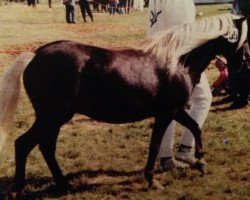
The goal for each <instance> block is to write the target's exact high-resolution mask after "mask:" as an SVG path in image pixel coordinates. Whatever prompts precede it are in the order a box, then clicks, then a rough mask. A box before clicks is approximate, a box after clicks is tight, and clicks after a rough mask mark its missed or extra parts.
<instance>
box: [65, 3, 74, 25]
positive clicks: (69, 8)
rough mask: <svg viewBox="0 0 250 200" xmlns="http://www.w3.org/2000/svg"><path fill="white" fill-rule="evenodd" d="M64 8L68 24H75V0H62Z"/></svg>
mask: <svg viewBox="0 0 250 200" xmlns="http://www.w3.org/2000/svg"><path fill="white" fill-rule="evenodd" d="M63 4H64V5H65V8H66V22H67V23H68V24H75V23H76V22H75V0H63Z"/></svg>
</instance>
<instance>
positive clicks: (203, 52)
mask: <svg viewBox="0 0 250 200" xmlns="http://www.w3.org/2000/svg"><path fill="white" fill-rule="evenodd" d="M218 54H222V55H223V51H222V48H221V45H220V43H219V42H218V41H216V40H211V41H209V42H207V43H205V44H204V45H202V46H200V47H198V48H196V49H194V50H192V51H191V52H189V53H187V54H185V55H183V56H182V57H181V59H180V61H181V63H182V64H183V65H184V67H185V68H187V69H188V71H189V73H190V74H191V76H192V79H193V82H194V83H197V82H199V80H200V76H201V74H202V72H203V71H204V70H205V69H206V68H207V66H208V65H209V63H210V62H211V60H212V59H214V57H215V56H216V55H218Z"/></svg>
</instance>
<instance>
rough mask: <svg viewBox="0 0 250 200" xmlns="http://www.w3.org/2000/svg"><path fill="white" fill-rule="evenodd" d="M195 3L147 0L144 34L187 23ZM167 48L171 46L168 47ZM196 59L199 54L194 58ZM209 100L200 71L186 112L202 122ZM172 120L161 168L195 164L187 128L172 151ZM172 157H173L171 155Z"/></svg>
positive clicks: (165, 136) (210, 100)
mask: <svg viewBox="0 0 250 200" xmlns="http://www.w3.org/2000/svg"><path fill="white" fill-rule="evenodd" d="M195 12H196V11H195V5H194V2H193V0H150V1H149V8H148V27H147V33H148V36H154V35H155V34H156V33H157V32H158V31H162V30H165V29H167V28H169V27H174V26H178V25H182V24H184V23H190V22H193V21H194V20H195ZM169 48H171V47H169ZM197 59H199V58H197ZM211 102H212V94H211V90H210V86H209V83H208V81H207V77H206V75H205V73H204V72H203V73H202V75H201V78H200V82H199V83H198V84H197V85H196V86H195V88H194V90H193V93H192V95H191V99H190V110H189V115H190V116H191V117H192V118H193V119H194V120H195V121H196V122H197V123H198V124H199V126H200V127H202V126H203V123H204V122H205V120H206V118H207V115H208V112H209V109H210V106H211ZM175 123H176V122H175V121H173V122H172V123H171V124H170V125H169V127H168V128H167V130H166V131H165V134H164V136H163V139H162V143H161V146H160V150H159V154H158V157H160V167H159V169H160V170H161V171H167V170H169V169H171V168H174V167H184V166H185V165H184V163H182V162H179V161H177V160H176V159H178V160H180V161H183V162H185V163H188V164H189V165H192V166H195V164H196V162H197V159H196V157H195V155H194V152H195V151H194V145H195V141H194V137H193V135H192V133H191V132H190V131H189V130H188V129H184V131H183V135H182V139H181V144H180V145H179V147H178V150H177V153H176V155H175V156H174V154H173V143H174V135H175ZM175 158H176V159H175Z"/></svg>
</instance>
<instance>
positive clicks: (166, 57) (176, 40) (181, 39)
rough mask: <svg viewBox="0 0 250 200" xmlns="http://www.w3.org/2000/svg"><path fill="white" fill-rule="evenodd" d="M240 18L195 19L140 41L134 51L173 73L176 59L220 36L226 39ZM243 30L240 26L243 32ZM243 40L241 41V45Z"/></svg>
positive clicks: (220, 16)
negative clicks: (150, 58)
mask: <svg viewBox="0 0 250 200" xmlns="http://www.w3.org/2000/svg"><path fill="white" fill-rule="evenodd" d="M239 18H240V17H239V16H236V15H232V14H222V15H216V16H213V17H208V18H204V19H200V20H196V21H194V22H193V23H187V24H184V25H181V26H177V27H173V28H169V29H167V30H165V31H160V32H158V33H157V34H156V35H155V36H153V37H152V38H147V39H145V40H144V41H142V42H141V43H140V44H139V45H138V46H137V47H136V49H139V50H142V51H143V52H146V53H149V54H150V55H152V56H155V57H156V59H157V60H158V61H159V63H160V65H162V66H168V70H169V72H170V73H171V72H175V70H176V68H177V66H178V62H179V58H180V57H181V56H182V55H184V54H186V53H188V52H190V51H192V50H193V49H194V48H196V47H199V46H201V45H203V44H205V43H206V42H207V41H209V40H211V39H215V38H217V37H219V36H223V37H225V38H229V37H230V36H232V34H233V33H234V32H235V29H236V27H235V25H234V22H233V20H235V19H239ZM244 29H246V27H245V26H243V29H242V30H244ZM242 33H243V34H241V39H240V42H239V46H241V45H242V44H243V42H244V41H243V40H244V37H246V36H244V35H245V34H246V31H244V32H242ZM242 41H243V42H242Z"/></svg>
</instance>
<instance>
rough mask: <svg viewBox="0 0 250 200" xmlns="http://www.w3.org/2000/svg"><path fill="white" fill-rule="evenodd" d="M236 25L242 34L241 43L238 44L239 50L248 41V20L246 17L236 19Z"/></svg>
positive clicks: (240, 36)
mask: <svg viewBox="0 0 250 200" xmlns="http://www.w3.org/2000/svg"><path fill="white" fill-rule="evenodd" d="M234 24H235V27H236V28H237V29H238V30H239V33H240V35H239V43H238V48H237V49H239V48H240V47H241V46H242V45H243V43H244V42H245V41H246V40H247V35H248V25H247V18H246V17H245V16H242V17H240V18H239V19H235V20H234Z"/></svg>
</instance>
